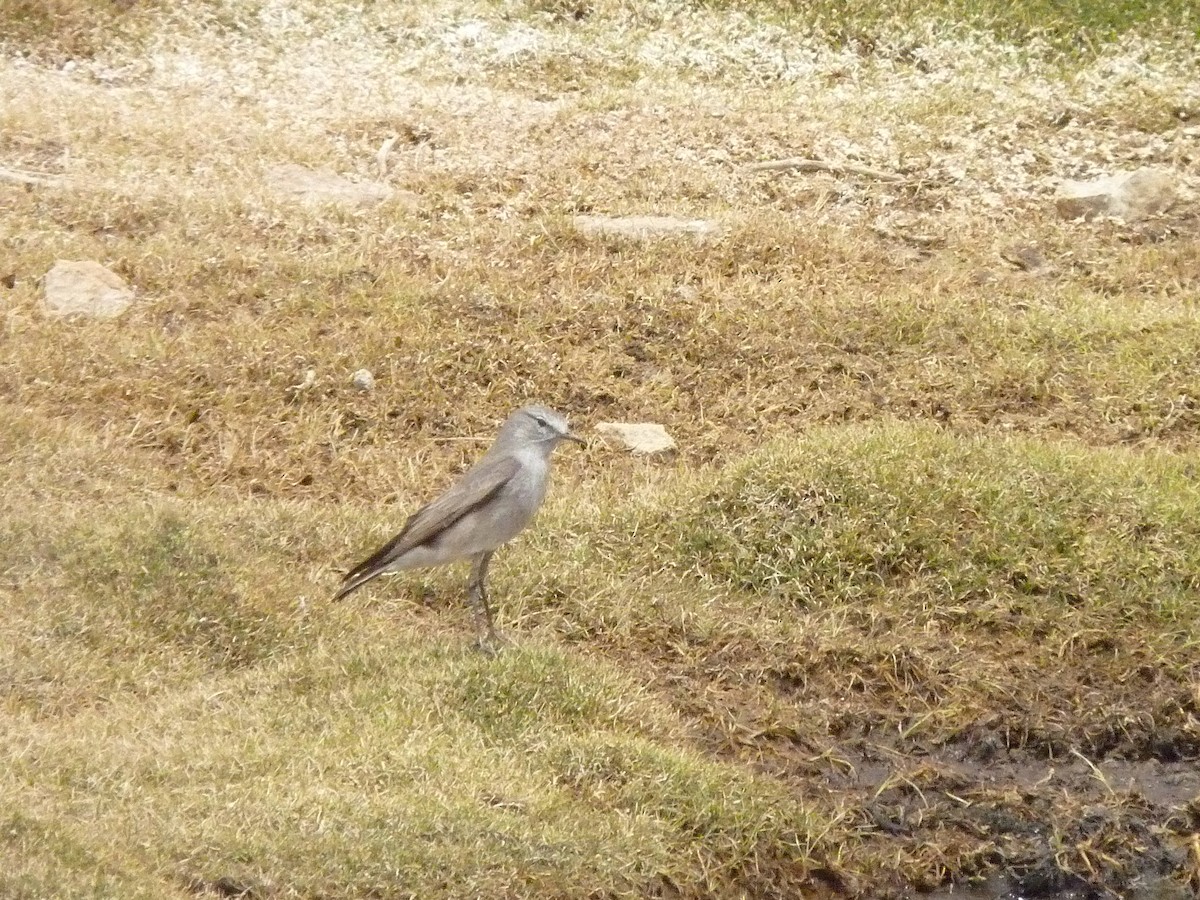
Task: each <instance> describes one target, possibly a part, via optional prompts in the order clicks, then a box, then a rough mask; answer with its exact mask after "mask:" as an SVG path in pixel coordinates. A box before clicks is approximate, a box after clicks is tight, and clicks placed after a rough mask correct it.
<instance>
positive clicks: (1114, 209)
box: [1054, 169, 1179, 222]
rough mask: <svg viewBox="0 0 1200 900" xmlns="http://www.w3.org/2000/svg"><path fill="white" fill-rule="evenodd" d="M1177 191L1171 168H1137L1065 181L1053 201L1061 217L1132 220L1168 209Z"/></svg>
mask: <svg viewBox="0 0 1200 900" xmlns="http://www.w3.org/2000/svg"><path fill="white" fill-rule="evenodd" d="M1178 193H1179V185H1178V181H1177V180H1176V178H1175V176H1174V175H1172V174H1171V173H1170V172H1167V171H1164V170H1162V169H1138V170H1137V171H1136V172H1120V173H1117V174H1116V175H1110V176H1109V177H1108V178H1101V179H1099V180H1097V181H1064V182H1063V183H1062V184H1061V185H1060V186H1059V189H1058V196H1057V197H1056V198H1055V200H1054V204H1055V206H1056V207H1057V208H1058V214H1059V215H1060V216H1062V217H1063V218H1064V219H1080V218H1083V219H1094V218H1096V217H1097V216H1116V217H1117V218H1119V219H1124V220H1125V221H1126V222H1135V221H1137V220H1139V219H1145V218H1147V217H1149V216H1152V215H1154V214H1155V213H1159V212H1163V211H1164V210H1166V209H1169V208H1170V207H1171V205H1172V204H1173V203H1174V202H1175V201H1176V199H1177V198H1178Z"/></svg>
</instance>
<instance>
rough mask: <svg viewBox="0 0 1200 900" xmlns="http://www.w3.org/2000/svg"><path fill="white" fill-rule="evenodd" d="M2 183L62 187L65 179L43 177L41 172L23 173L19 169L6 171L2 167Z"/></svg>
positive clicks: (0, 173)
mask: <svg viewBox="0 0 1200 900" xmlns="http://www.w3.org/2000/svg"><path fill="white" fill-rule="evenodd" d="M0 181H14V182H16V183H17V184H32V185H37V186H39V187H62V186H63V185H65V184H66V179H65V178H57V177H55V176H53V175H43V174H41V173H40V172H22V171H20V170H19V169H6V168H4V167H3V166H0Z"/></svg>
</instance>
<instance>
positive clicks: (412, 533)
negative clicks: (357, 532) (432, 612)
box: [334, 457, 520, 600]
mask: <svg viewBox="0 0 1200 900" xmlns="http://www.w3.org/2000/svg"><path fill="white" fill-rule="evenodd" d="M518 468H520V464H519V463H518V462H517V461H516V460H515V459H513V458H511V457H509V458H507V459H500V460H496V461H495V462H490V463H489V464H488V465H487V466H479V467H476V468H474V469H472V470H471V471H469V472H467V474H466V475H464V476H463V477H462V479H461V480H460V481H458V482H456V483H455V484H454V485H452V486H451V487H450V489H449V490H447V491H446V493H444V494H442V495H441V496H440V497H438V498H437V499H436V500H431V501H430V502H429V503H426V504H425V505H424V506H422V507H421V508H420V509H418V510H417V511H416V512H415V513H413V514H412V515H411V516H409V517H408V521H406V522H405V523H404V527H403V528H402V529H400V533H399V534H397V535H396V536H395V537H394V538H392V539H391V540H390V541H388V542H387V543H386V544H384V545H383V546H382V547H380V548H379V549H378V550H376V551H375V552H374V553H372V554H371V555H370V556H369V557H367V558H366V559H364V560H363V561H362V562H361V563H359V564H358V565H357V566H355V567H354V568H353V569H351V570H350V571H349V572H347V573H346V575H345V577H344V578H343V579H342V587H341V589H340V590H339V591H338V592H337V594H336V596H335V597H334V599H335V600H339V599H341V598H342V597H344V596H346V594H348V593H350V592H351V591H353V590H355V589H356V588H358V587H360V586H362V585H364V584H366V583H367V582H368V581H370V580H371V579H372V578H374V577H375V576H376V575H379V574H381V573H383V572H384V571H385V570H386V569H387V567H388V565H389V564H391V563H392V562H394V561H395V560H397V559H399V558H400V557H401V556H403V555H404V554H405V553H407V552H408V551H410V550H412V549H413V548H414V547H419V546H421V545H422V544H424V543H426V542H428V541H430V540H432V539H433V538H435V537H437V536H438V535H439V534H441V533H442V532H443V531H445V530H446V529H447V528H449V527H450V526H451V525H453V524H454V523H455V522H457V521H458V520H459V519H461V518H462V517H463V516H465V515H467V513H469V512H471V511H472V510H475V509H478V508H479V507H480V506H481V505H482V504H484V503H486V502H487V501H488V500H489V499H491V497H492V496H494V495H495V493H496V492H497V491H498V490H500V489H501V488H502V487H504V485H505V484H507V483H508V481H509V479H511V478H512V477H513V475H515V474H516V472H517V469H518Z"/></svg>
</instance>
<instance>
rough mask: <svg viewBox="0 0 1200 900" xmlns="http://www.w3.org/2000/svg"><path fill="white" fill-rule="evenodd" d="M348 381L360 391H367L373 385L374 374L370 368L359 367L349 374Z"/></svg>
mask: <svg viewBox="0 0 1200 900" xmlns="http://www.w3.org/2000/svg"><path fill="white" fill-rule="evenodd" d="M350 381H351V382H352V383H353V384H354V386H355V387H356V388H357V389H358V390H360V391H369V390H372V389H373V388H374V387H375V376H374V375H372V374H371V370H370V369H359V370H358V371H357V372H355V373H354V374H353V375H351V376H350Z"/></svg>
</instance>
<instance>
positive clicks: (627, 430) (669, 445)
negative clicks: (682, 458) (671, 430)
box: [596, 422, 675, 454]
mask: <svg viewBox="0 0 1200 900" xmlns="http://www.w3.org/2000/svg"><path fill="white" fill-rule="evenodd" d="M596 432H597V433H598V434H599V435H600V437H602V438H604V440H605V442H606V443H608V444H609V445H610V446H611V445H613V444H616V445H617V446H619V447H623V448H624V449H626V450H630V451H632V452H633V453H637V454H649V453H665V452H666V451H668V450H674V449H675V440H674V439H673V438H672V437H671V436H670V435H669V434H667V430H666V429H665V428H663V427H662V426H661V425H659V424H657V423H655V422H601V423H599V424H598V425H597V426H596Z"/></svg>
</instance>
